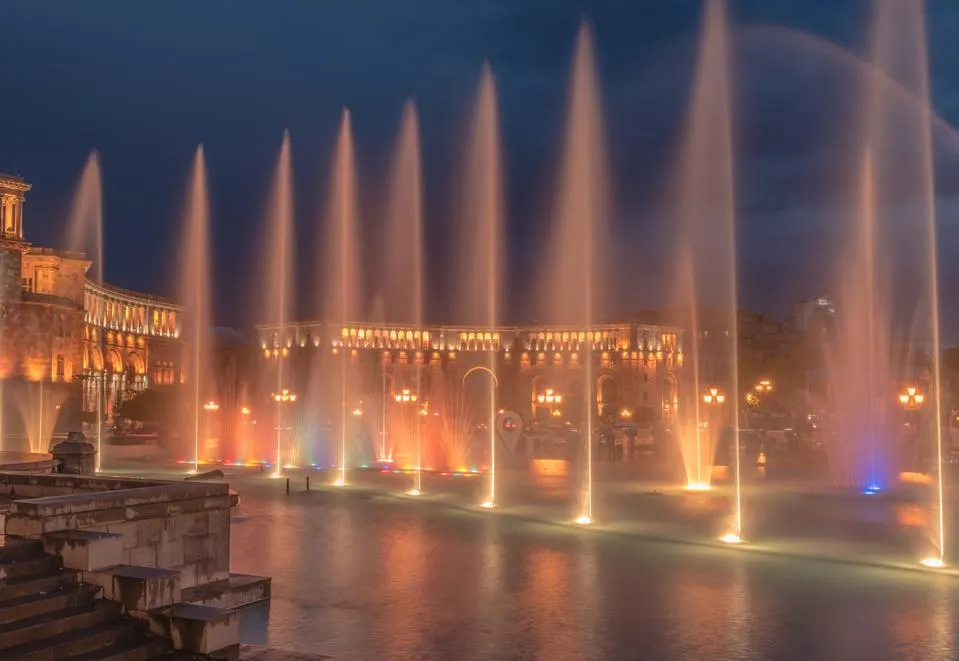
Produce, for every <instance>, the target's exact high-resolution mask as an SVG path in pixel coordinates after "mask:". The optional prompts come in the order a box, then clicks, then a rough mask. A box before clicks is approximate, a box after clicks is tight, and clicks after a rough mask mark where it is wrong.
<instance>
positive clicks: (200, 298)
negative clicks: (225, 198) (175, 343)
mask: <svg viewBox="0 0 959 661" xmlns="http://www.w3.org/2000/svg"><path fill="white" fill-rule="evenodd" d="M206 176H207V175H206V159H205V156H204V151H203V145H200V146H199V147H197V149H196V154H195V155H194V158H193V170H192V173H191V175H190V182H189V187H188V190H187V197H186V206H185V209H184V214H183V230H182V235H181V244H180V251H181V254H182V255H183V265H184V268H183V269H182V271H181V272H180V274H181V278H180V282H179V283H178V285H179V294H180V299H181V300H182V301H183V303H184V306H185V307H186V309H187V310H190V313H191V314H190V319H191V322H192V323H191V332H190V338H189V342H188V343H186V344H187V351H189V357H187V356H184V361H183V362H185V363H186V364H188V365H190V378H191V379H192V381H193V384H192V385H193V388H192V389H191V390H192V392H191V393H189V395H188V403H187V406H185V407H184V408H186V409H187V410H189V411H191V412H192V414H193V474H196V473H197V472H198V468H199V462H200V458H201V452H202V453H204V456H208V453H207V450H206V448H203V447H201V438H202V437H203V434H206V436H209V430H210V424H209V423H210V417H211V415H215V414H216V413H217V411H214V410H210V409H207V408H206V407H205V406H204V402H206V401H207V395H208V393H207V392H206V390H205V389H206V388H208V387H209V380H210V365H209V362H208V361H209V359H210V353H209V349H210V347H209V340H210V333H211V331H212V328H211V327H212V324H211V322H210V317H211V313H210V294H211V292H210V273H209V270H210V253H209V251H210V245H209V234H210V231H209V225H210V218H209V216H210V212H209V204H208V201H207V183H206ZM215 409H217V410H218V409H219V406H216V407H215ZM204 423H206V424H204ZM201 429H202V430H203V432H202V433H201Z"/></svg>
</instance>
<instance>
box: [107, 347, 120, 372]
mask: <svg viewBox="0 0 959 661" xmlns="http://www.w3.org/2000/svg"><path fill="white" fill-rule="evenodd" d="M107 362H108V363H109V364H110V371H111V372H113V373H114V374H121V373H123V359H122V358H121V357H120V352H119V351H117V350H116V349H110V350H109V351H107Z"/></svg>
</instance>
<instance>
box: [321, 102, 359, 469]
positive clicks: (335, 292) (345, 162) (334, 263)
mask: <svg viewBox="0 0 959 661" xmlns="http://www.w3.org/2000/svg"><path fill="white" fill-rule="evenodd" d="M329 195H330V210H329V220H328V239H327V250H326V265H327V268H328V269H329V271H328V272H327V277H326V278H325V279H323V282H325V283H326V292H325V294H326V296H325V299H324V301H325V304H326V315H325V319H326V320H327V323H329V324H331V325H332V327H333V328H335V329H337V331H338V332H339V329H345V328H346V327H347V326H348V324H349V323H350V322H351V321H355V320H356V319H357V315H358V314H359V292H360V291H361V289H360V287H361V283H360V270H359V268H358V264H357V258H358V256H357V243H356V242H357V236H356V233H357V230H358V225H359V213H358V210H357V188H356V158H355V156H354V153H353V132H352V126H351V121H350V111H349V110H347V109H346V108H344V109H343V114H342V116H341V118H340V132H339V137H338V138H337V142H336V153H335V154H334V156H333V178H332V184H331V187H330V191H329ZM343 339H345V338H342V337H338V338H336V339H335V340H334V341H335V342H340V346H338V347H334V350H336V349H339V352H338V353H339V357H338V362H339V366H340V384H339V393H338V395H339V405H340V406H339V415H338V416H337V419H338V422H339V429H338V436H339V443H338V452H337V458H336V467H337V470H336V477H335V481H334V484H337V485H345V484H347V470H348V466H347V462H348V461H349V456H348V446H349V442H348V438H347V428H348V424H349V417H348V414H349V410H350V409H351V408H352V407H349V406H348V398H349V396H350V392H351V388H350V379H349V377H350V366H351V365H354V367H355V362H356V361H355V360H354V359H355V354H354V352H353V350H352V349H350V347H349V346H348V343H346V342H341V340H343ZM353 371H354V372H355V369H354V370H353Z"/></svg>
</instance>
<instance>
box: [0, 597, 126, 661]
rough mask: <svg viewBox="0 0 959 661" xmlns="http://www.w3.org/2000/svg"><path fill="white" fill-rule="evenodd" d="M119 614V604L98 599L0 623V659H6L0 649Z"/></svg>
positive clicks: (74, 630) (92, 623) (95, 623)
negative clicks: (85, 603)
mask: <svg viewBox="0 0 959 661" xmlns="http://www.w3.org/2000/svg"><path fill="white" fill-rule="evenodd" d="M119 617H120V604H118V603H116V602H113V601H107V600H106V599H98V600H96V601H95V602H93V603H92V604H87V605H84V606H78V607H76V608H69V609H64V610H61V611H57V612H55V613H45V614H43V615H38V616H36V617H31V618H27V619H25V620H19V621H17V622H11V623H9V624H5V625H2V626H0V658H4V659H5V658H7V657H6V652H4V650H7V649H9V648H11V647H15V646H17V645H24V644H28V643H30V642H31V641H40V640H45V639H49V638H54V637H56V636H59V635H62V634H66V633H72V632H76V631H79V630H81V629H86V628H88V627H94V626H96V625H98V624H103V623H105V622H110V621H112V620H117V619H118V618H119Z"/></svg>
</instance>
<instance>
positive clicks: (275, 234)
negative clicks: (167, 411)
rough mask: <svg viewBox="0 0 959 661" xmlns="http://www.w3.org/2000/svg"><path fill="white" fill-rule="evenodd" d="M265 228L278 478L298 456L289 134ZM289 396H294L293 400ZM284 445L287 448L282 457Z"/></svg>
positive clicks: (265, 300)
mask: <svg viewBox="0 0 959 661" xmlns="http://www.w3.org/2000/svg"><path fill="white" fill-rule="evenodd" d="M265 225H266V231H267V242H268V249H267V256H268V257H267V259H268V266H267V273H266V283H265V288H264V289H263V292H262V296H263V309H264V310H265V311H266V315H265V318H266V319H268V320H269V322H270V324H271V325H272V326H273V327H274V328H277V329H279V330H278V332H277V335H276V337H275V339H274V341H273V343H272V346H270V345H268V346H267V347H266V348H265V350H266V351H269V352H270V354H271V360H272V361H273V363H274V365H273V369H274V370H275V375H274V376H275V379H276V380H275V383H276V390H275V391H274V393H273V396H272V397H271V400H272V402H273V404H274V405H275V420H276V425H275V427H274V429H273V431H274V432H275V434H276V436H275V448H274V450H273V452H271V454H273V456H274V457H275V458H274V460H273V462H274V470H273V474H274V475H275V476H277V477H279V476H280V475H281V474H282V471H283V466H284V465H294V464H295V463H296V460H297V455H298V452H297V448H296V447H295V436H294V434H293V433H292V431H293V430H292V427H293V423H292V417H291V415H290V411H287V410H286V409H288V408H290V407H291V406H293V404H294V403H295V401H296V393H295V392H293V391H292V389H291V387H290V386H291V385H292V384H288V383H287V381H286V379H288V378H290V375H288V374H287V369H286V366H287V361H289V360H290V357H289V356H290V350H291V348H292V340H290V339H289V338H288V336H287V329H288V325H289V323H290V321H291V319H292V312H293V299H294V292H293V273H294V260H295V258H296V256H295V253H294V251H293V163H292V154H291V149H290V133H289V131H284V132H283V143H282V145H281V147H280V155H279V157H278V158H277V161H276V170H275V173H274V176H273V187H272V192H271V195H270V202H269V205H268V211H267V219H266V223H265ZM290 371H291V372H292V370H290ZM284 390H286V391H287V397H286V398H284V397H283V396H282V394H283V391H284ZM290 394H292V396H293V399H292V400H291V399H290V397H289V395H290ZM287 418H289V420H287ZM285 425H288V426H285ZM284 444H285V445H286V446H287V448H286V453H285V455H284V452H283V449H284Z"/></svg>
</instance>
